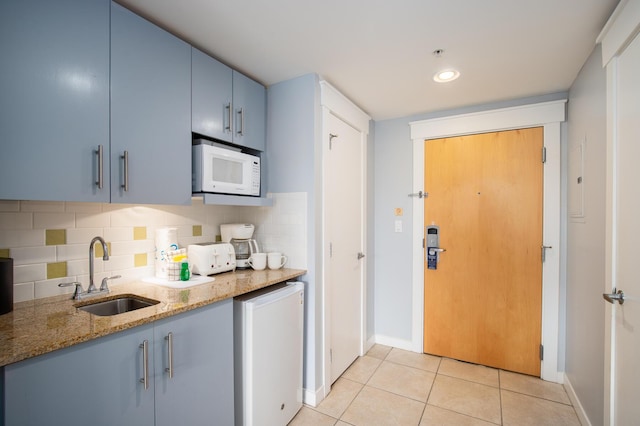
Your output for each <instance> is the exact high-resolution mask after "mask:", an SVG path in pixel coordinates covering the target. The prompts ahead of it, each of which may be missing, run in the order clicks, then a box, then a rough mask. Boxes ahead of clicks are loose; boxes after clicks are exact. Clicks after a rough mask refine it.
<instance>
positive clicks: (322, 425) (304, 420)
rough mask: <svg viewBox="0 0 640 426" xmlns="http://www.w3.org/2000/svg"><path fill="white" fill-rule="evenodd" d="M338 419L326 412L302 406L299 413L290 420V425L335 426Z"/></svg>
mask: <svg viewBox="0 0 640 426" xmlns="http://www.w3.org/2000/svg"><path fill="white" fill-rule="evenodd" d="M337 421H338V420H337V419H334V418H333V417H330V416H327V415H326V414H322V413H318V412H317V411H315V410H313V409H311V408H308V407H302V408H301V409H300V411H298V414H296V416H295V417H294V418H293V419H292V420H291V422H289V426H333V425H335V424H336V422H337Z"/></svg>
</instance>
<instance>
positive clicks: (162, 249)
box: [156, 228, 178, 279]
mask: <svg viewBox="0 0 640 426" xmlns="http://www.w3.org/2000/svg"><path fill="white" fill-rule="evenodd" d="M174 250H178V229H177V228H159V229H156V277H157V278H164V279H168V278H169V270H168V260H169V259H168V258H167V252H169V251H174Z"/></svg>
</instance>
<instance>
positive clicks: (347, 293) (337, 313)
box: [325, 114, 364, 383]
mask: <svg viewBox="0 0 640 426" xmlns="http://www.w3.org/2000/svg"><path fill="white" fill-rule="evenodd" d="M327 121H328V123H327V127H328V129H329V133H330V134H331V135H333V136H332V137H331V142H330V149H329V151H328V153H327V154H326V163H325V165H326V169H325V185H326V186H325V200H326V226H327V228H326V236H327V241H328V243H329V246H330V247H329V258H328V261H327V274H326V282H327V293H328V294H327V297H328V299H329V301H330V305H329V312H328V315H329V317H330V320H329V324H330V327H331V330H330V336H331V337H330V354H331V355H330V359H331V373H330V375H331V383H333V382H334V381H335V380H336V379H337V378H338V377H340V375H341V374H342V373H343V372H344V371H345V370H346V369H347V367H349V365H351V363H352V362H353V361H354V360H355V359H356V358H357V357H358V355H360V351H361V346H362V339H363V337H362V312H363V309H362V284H363V272H362V271H363V262H364V260H363V259H362V258H361V257H360V256H359V253H361V252H362V250H363V217H364V216H363V208H364V204H363V199H364V198H363V194H364V186H363V170H364V165H363V158H364V157H363V150H364V140H363V138H362V133H361V132H360V131H358V130H356V129H354V128H353V127H351V126H350V125H349V124H347V123H345V122H344V121H342V120H341V119H340V118H338V117H336V116H334V115H333V114H329V118H328V120H327Z"/></svg>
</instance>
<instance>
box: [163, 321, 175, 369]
mask: <svg viewBox="0 0 640 426" xmlns="http://www.w3.org/2000/svg"><path fill="white" fill-rule="evenodd" d="M164 340H166V341H167V350H168V354H169V366H168V367H167V368H165V369H164V371H166V372H167V373H169V378H170V379H173V333H172V332H169V334H167V335H166V336H164Z"/></svg>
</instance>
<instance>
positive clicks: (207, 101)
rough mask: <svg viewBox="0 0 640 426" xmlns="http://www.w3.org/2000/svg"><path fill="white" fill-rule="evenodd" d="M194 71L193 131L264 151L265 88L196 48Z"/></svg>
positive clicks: (193, 61) (193, 53) (193, 63)
mask: <svg viewBox="0 0 640 426" xmlns="http://www.w3.org/2000/svg"><path fill="white" fill-rule="evenodd" d="M192 67H193V70H192V76H193V77H192V78H193V81H192V112H191V114H192V121H191V129H192V131H193V132H194V133H198V134H201V135H204V136H207V137H210V138H214V139H219V140H221V141H224V142H229V143H233V144H236V145H242V146H244V147H247V148H252V149H256V150H259V151H264V149H265V138H266V89H265V87H264V86H262V85H261V84H260V83H258V82H256V81H254V80H251V79H250V78H248V77H246V76H244V75H242V74H240V73H239V72H237V71H234V70H232V69H231V68H229V67H228V66H226V65H224V64H222V63H221V62H219V61H217V60H215V59H213V58H212V57H210V56H208V55H206V54H205V53H203V52H201V51H199V50H198V49H196V48H193V49H192Z"/></svg>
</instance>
